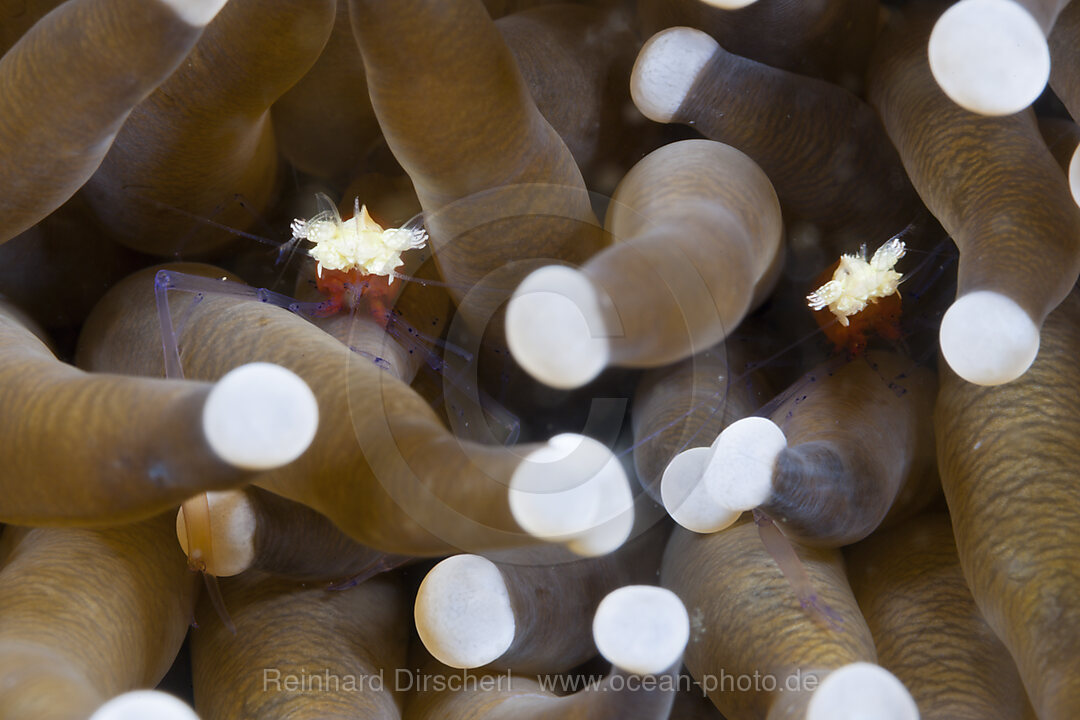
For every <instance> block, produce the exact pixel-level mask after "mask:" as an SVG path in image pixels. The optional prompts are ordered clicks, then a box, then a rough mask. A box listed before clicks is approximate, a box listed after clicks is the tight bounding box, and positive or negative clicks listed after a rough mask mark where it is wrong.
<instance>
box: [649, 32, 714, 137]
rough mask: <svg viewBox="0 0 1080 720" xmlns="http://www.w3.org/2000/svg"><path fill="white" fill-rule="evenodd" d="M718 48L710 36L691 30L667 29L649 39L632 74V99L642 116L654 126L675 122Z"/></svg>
mask: <svg viewBox="0 0 1080 720" xmlns="http://www.w3.org/2000/svg"><path fill="white" fill-rule="evenodd" d="M719 48H720V45H719V44H717V42H716V41H715V40H713V39H712V38H711V37H710V36H709V35H707V34H706V33H703V32H702V31H700V30H695V29H694V28H688V27H675V28H668V29H666V30H661V31H660V32H658V33H656V34H655V35H653V36H652V37H651V38H649V39H648V40H647V41H646V42H645V44H644V45H643V46H642V48H641V51H640V52H639V53H638V56H637V60H636V61H635V62H634V69H633V70H632V71H631V73H630V97H631V98H632V99H633V101H634V104H635V105H636V106H637V108H638V110H640V111H641V114H642V115H644V116H645V117H647V118H649V119H650V120H653V121H655V122H661V123H669V122H671V121H672V120H674V119H675V116H676V115H677V114H678V112H679V108H680V107H682V104H683V102H684V101H685V100H686V96H687V95H688V94H689V93H690V90H691V89H692V88H693V87H694V83H695V82H696V81H697V78H698V75H700V74H701V71H702V70H703V69H704V68H705V66H706V65H707V64H708V62H709V60H710V59H711V58H712V56H713V54H714V53H716V51H717V50H718V49H719Z"/></svg>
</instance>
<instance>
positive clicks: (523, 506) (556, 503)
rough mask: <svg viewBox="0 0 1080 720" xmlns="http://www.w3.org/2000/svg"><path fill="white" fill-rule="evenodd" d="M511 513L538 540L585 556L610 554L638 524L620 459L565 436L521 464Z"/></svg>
mask: <svg viewBox="0 0 1080 720" xmlns="http://www.w3.org/2000/svg"><path fill="white" fill-rule="evenodd" d="M509 502H510V512H511V513H512V514H513V516H514V519H515V520H516V521H517V523H518V524H519V525H520V526H521V527H522V529H523V530H525V532H527V533H529V534H530V535H532V536H533V537H536V538H541V539H544V540H549V541H553V542H563V543H566V544H567V546H568V547H569V548H570V549H571V550H572V551H574V552H575V553H578V554H580V555H589V556H594V555H605V554H607V553H609V552H611V551H613V550H615V549H617V548H618V547H619V546H620V545H622V544H623V543H624V542H625V541H626V539H627V538H628V537H629V536H630V532H631V530H632V528H633V524H634V498H633V494H632V493H631V491H630V482H629V480H628V479H627V477H626V472H625V471H624V470H623V468H622V465H621V464H620V463H619V460H618V458H616V457H615V455H614V454H613V453H612V452H611V450H610V449H609V448H608V447H607V446H605V445H604V444H603V443H601V442H599V441H597V440H594V439H592V438H589V437H585V436H584V435H577V434H575V433H564V434H561V435H556V436H554V437H552V438H551V439H550V440H548V442H547V444H546V445H545V446H544V447H541V448H539V449H537V450H534V451H533V452H532V453H530V454H529V455H528V456H527V457H525V458H524V459H523V460H522V461H521V464H520V465H518V467H517V469H516V470H515V471H514V474H513V475H512V476H511V478H510V489H509Z"/></svg>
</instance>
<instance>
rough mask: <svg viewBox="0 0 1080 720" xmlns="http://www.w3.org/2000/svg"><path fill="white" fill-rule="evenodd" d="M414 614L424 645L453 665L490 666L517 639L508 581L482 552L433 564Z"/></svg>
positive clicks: (461, 666)
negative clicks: (481, 554) (507, 586)
mask: <svg viewBox="0 0 1080 720" xmlns="http://www.w3.org/2000/svg"><path fill="white" fill-rule="evenodd" d="M413 614H414V618H415V621H416V631H417V634H419V636H420V640H421V642H423V643H424V647H426V648H427V650H428V652H430V653H431V654H432V656H433V657H434V658H435V659H436V660H438V661H439V662H441V663H444V664H446V665H449V666H450V667H455V668H475V667H480V666H482V665H487V664H488V663H491V662H494V661H495V660H497V659H498V658H499V656H501V655H502V654H503V653H505V652H506V650H507V648H509V647H510V645H511V643H513V641H514V632H515V629H516V621H515V618H514V610H513V607H512V606H511V604H510V594H509V592H508V591H507V588H506V581H505V580H504V579H503V576H502V573H501V572H500V571H499V568H498V566H496V565H495V563H493V562H491V561H490V560H488V559H487V558H483V557H480V556H479V555H454V556H452V557H448V558H446V559H445V560H443V561H442V562H440V563H439V564H438V565H436V566H435V567H433V568H432V569H431V571H430V572H429V573H428V574H427V575H426V576H425V577H424V580H423V582H422V583H420V589H419V591H418V592H417V594H416V603H415V605H414V608H413Z"/></svg>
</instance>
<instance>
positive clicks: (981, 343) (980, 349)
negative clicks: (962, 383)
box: [939, 290, 1039, 385]
mask: <svg viewBox="0 0 1080 720" xmlns="http://www.w3.org/2000/svg"><path fill="white" fill-rule="evenodd" d="M939 340H940V343H941V354H942V355H943V356H944V357H945V361H946V362H947V363H949V367H950V368H952V370H953V372H955V373H956V374H957V375H959V376H960V377H962V378H963V379H964V380H967V381H968V382H970V383H974V384H976V385H1002V384H1004V383H1007V382H1012V381H1013V380H1016V379H1017V378H1018V377H1020V376H1021V375H1023V374H1024V373H1025V372H1027V370H1028V368H1029V367H1031V364H1032V363H1033V362H1034V361H1035V357H1036V356H1037V355H1038V354H1039V326H1038V325H1036V324H1035V323H1034V321H1032V319H1031V316H1030V315H1028V314H1027V312H1025V311H1024V309H1023V308H1021V307H1020V306H1019V305H1018V304H1017V303H1016V301H1014V300H1012V299H1011V298H1009V297H1006V296H1005V295H1002V294H1001V293H997V292H994V291H992V290H977V291H975V292H972V293H968V294H967V295H964V296H963V297H961V298H959V299H958V300H957V301H956V302H954V303H953V304H952V305H951V306H950V307H949V309H948V310H947V311H946V312H945V316H944V317H943V318H942V319H941V330H940V336H939Z"/></svg>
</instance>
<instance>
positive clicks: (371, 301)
mask: <svg viewBox="0 0 1080 720" xmlns="http://www.w3.org/2000/svg"><path fill="white" fill-rule="evenodd" d="M318 200H319V203H320V205H321V206H322V207H323V209H322V210H321V211H320V212H319V213H318V214H317V215H315V217H313V218H311V219H310V220H301V219H297V220H294V221H293V223H292V235H293V239H292V242H293V243H297V242H299V241H300V240H307V241H308V242H311V243H313V245H314V247H312V248H311V250H310V251H309V254H310V255H311V257H312V258H314V259H315V263H316V264H315V271H316V272H315V274H316V284H317V286H318V288H319V290H320V291H322V292H323V293H325V294H327V295H328V301H327V303H326V304H325V305H324V307H323V308H322V310H321V311H320V314H321V315H324V316H326V315H332V314H334V313H336V312H338V311H339V310H341V309H342V308H343V307H356V306H357V304H358V302H359V301H360V300H361V299H362V300H363V302H365V303H366V304H367V306H368V308H369V309H370V311H371V314H372V315H373V316H374V317H375V319H376V320H378V321H379V322H380V323H382V324H383V325H385V324H386V322H387V317H388V312H389V308H390V307H391V306H392V305H393V302H394V300H395V298H396V295H397V291H398V290H399V288H391V286H392V285H393V282H394V271H395V270H396V269H397V268H398V267H400V266H401V265H402V264H403V263H404V260H402V259H401V255H402V253H404V252H405V251H407V250H413V249H419V248H422V247H423V246H424V244H425V243H426V242H427V233H426V232H425V231H424V230H423V228H418V229H407V228H383V227H382V226H381V225H379V223H377V222H375V220H374V219H372V217H371V215H370V214H369V213H368V211H367V207H366V206H362V205H360V199H359V198H357V199H356V201H355V203H354V210H355V211H354V213H353V216H352V217H351V218H349V219H348V220H345V221H344V222H343V221H342V220H341V216H340V215H338V212H337V208H336V207H334V205H333V203H332V202H330V199H329V198H327V197H326V196H325V195H319V196H318Z"/></svg>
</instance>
